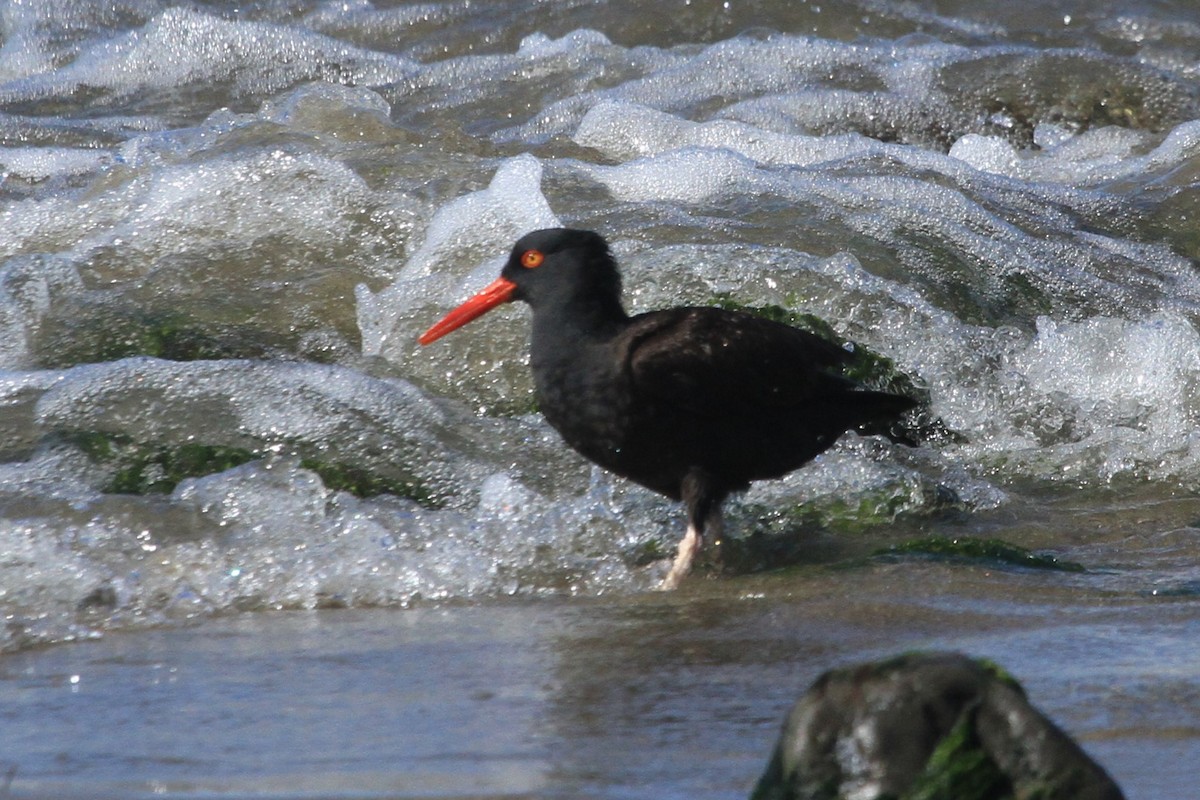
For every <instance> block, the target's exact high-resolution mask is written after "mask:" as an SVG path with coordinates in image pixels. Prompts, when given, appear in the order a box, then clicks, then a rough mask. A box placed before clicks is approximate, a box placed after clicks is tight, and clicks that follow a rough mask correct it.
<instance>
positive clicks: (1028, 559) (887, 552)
mask: <svg viewBox="0 0 1200 800" xmlns="http://www.w3.org/2000/svg"><path fill="white" fill-rule="evenodd" d="M873 555H875V556H876V557H902V556H919V557H922V558H934V559H942V560H948V561H987V562H990V563H992V564H997V565H1001V566H1012V567H1024V568H1026V569H1049V570H1058V571H1060V572H1085V571H1086V570H1085V568H1084V566H1083V565H1082V564H1077V563H1075V562H1074V561H1064V560H1063V559H1060V558H1058V557H1056V556H1052V555H1045V554H1041V553H1035V552H1033V551H1032V550H1029V549H1027V548H1024V547H1021V546H1020V545H1015V544H1010V543H1008V542H1005V541H1003V540H1001V539H977V538H974V537H970V536H961V537H950V536H927V537H924V538H922V539H912V540H910V541H907V542H902V543H900V544H894V545H892V546H890V547H887V548H884V549H882V550H876V551H875V553H874V554H873Z"/></svg>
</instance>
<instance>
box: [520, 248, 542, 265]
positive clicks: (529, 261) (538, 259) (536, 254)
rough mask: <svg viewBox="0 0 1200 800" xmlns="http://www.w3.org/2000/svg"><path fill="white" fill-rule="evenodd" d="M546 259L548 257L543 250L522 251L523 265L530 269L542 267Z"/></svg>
mask: <svg viewBox="0 0 1200 800" xmlns="http://www.w3.org/2000/svg"><path fill="white" fill-rule="evenodd" d="M545 260H546V257H545V256H544V255H542V251H541V250H526V251H525V252H524V253H521V266H522V267H526V268H528V269H533V268H534V267H540V266H541V265H542V262H543V261H545Z"/></svg>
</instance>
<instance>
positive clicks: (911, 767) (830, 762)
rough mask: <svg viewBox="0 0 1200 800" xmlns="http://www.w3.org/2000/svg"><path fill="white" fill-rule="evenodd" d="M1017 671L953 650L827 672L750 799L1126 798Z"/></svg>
mask: <svg viewBox="0 0 1200 800" xmlns="http://www.w3.org/2000/svg"><path fill="white" fill-rule="evenodd" d="M1123 797H1124V796H1123V795H1122V793H1121V790H1120V789H1119V788H1118V787H1117V785H1116V784H1115V783H1114V782H1113V781H1112V779H1111V778H1110V777H1109V776H1108V775H1107V774H1106V773H1105V772H1104V770H1103V769H1102V768H1101V767H1099V766H1098V765H1097V764H1096V763H1095V762H1093V761H1092V760H1091V759H1090V758H1088V756H1087V755H1086V754H1085V753H1084V752H1083V751H1082V750H1081V749H1080V748H1079V746H1078V745H1077V744H1075V742H1074V741H1072V740H1071V738H1070V737H1069V736H1067V734H1065V733H1064V732H1063V731H1062V730H1060V729H1059V728H1058V727H1057V726H1056V725H1055V724H1054V723H1053V722H1051V721H1050V720H1049V719H1047V718H1046V717H1045V716H1044V715H1042V714H1041V713H1040V712H1039V711H1037V710H1036V709H1035V708H1033V706H1031V705H1030V704H1029V701H1028V700H1027V699H1026V697H1025V693H1024V691H1022V689H1021V687H1020V686H1019V685H1018V684H1017V683H1016V681H1015V680H1013V679H1012V678H1011V677H1010V676H1009V675H1007V674H1006V673H1004V672H1003V670H1001V669H999V668H998V667H996V666H995V665H993V664H990V663H988V662H986V661H980V660H975V659H971V658H967V657H966V656H963V655H959V654H955V653H913V654H907V655H902V656H899V657H897V658H894V659H890V660H887V661H881V662H875V663H871V664H865V665H862V666H857V667H851V668H847V669H840V670H833V671H831V672H827V673H825V674H824V675H822V676H821V677H820V678H818V679H817V681H816V683H814V684H813V686H812V688H811V689H809V691H808V692H807V693H806V694H805V696H804V697H803V698H801V699H800V701H799V702H797V703H796V705H795V707H794V708H793V709H792V712H791V714H789V715H788V719H787V721H786V722H785V723H784V727H783V733H782V734H781V736H780V739H779V743H778V745H776V747H775V753H774V755H773V756H772V757H771V761H770V763H769V764H768V766H767V771H766V772H765V773H764V774H763V776H762V778H761V779H759V782H758V786H757V787H756V788H755V790H754V794H753V795H752V800H834V799H835V798H848V799H849V798H853V800H884V799H885V798H888V799H889V800H1006V799H1007V798H1014V800H1025V799H1026V798H1029V799H1030V800H1032V798H1037V800H1122V798H1123Z"/></svg>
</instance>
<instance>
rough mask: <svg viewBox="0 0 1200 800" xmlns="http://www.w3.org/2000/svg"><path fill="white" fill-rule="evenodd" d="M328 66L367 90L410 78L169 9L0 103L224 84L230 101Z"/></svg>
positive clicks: (323, 45)
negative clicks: (87, 91) (81, 92)
mask: <svg viewBox="0 0 1200 800" xmlns="http://www.w3.org/2000/svg"><path fill="white" fill-rule="evenodd" d="M330 64H337V65H338V68H339V69H340V70H342V71H343V72H344V73H345V75H346V76H347V77H350V78H351V79H352V80H353V81H354V82H357V83H362V84H367V85H379V84H383V83H387V82H391V81H400V80H403V79H404V78H406V77H408V76H411V75H412V74H413V73H414V72H415V70H416V66H415V64H414V63H413V62H410V61H408V60H406V59H403V58H399V57H396V56H390V55H385V54H382V53H378V52H374V51H370V50H364V49H360V48H357V47H352V46H349V45H346V44H343V43H342V42H339V41H338V40H336V39H332V38H329V37H325V36H322V35H319V34H313V33H308V32H304V31H303V30H301V29H297V28H291V27H285V26H282V25H272V24H269V23H263V22H242V21H231V20H226V19H222V18H220V17H217V16H212V15H209V14H204V13H202V12H200V11H196V10H193V9H188V8H169V9H165V10H163V11H162V12H161V13H159V14H158V15H157V16H155V17H154V18H153V19H151V20H150V21H149V22H148V23H147V24H146V25H145V26H143V27H142V28H140V29H138V30H135V31H131V32H129V33H126V34H123V35H119V36H116V37H114V38H112V39H109V40H106V41H103V42H100V43H97V44H94V45H92V46H90V47H88V48H86V49H85V50H84V51H83V52H82V53H80V54H79V56H78V57H77V58H76V59H75V60H74V61H73V62H72V63H70V64H69V65H67V66H64V67H61V68H59V69H57V70H55V71H54V72H51V73H43V74H38V75H31V76H30V77H28V78H26V79H24V80H22V81H18V82H10V83H9V84H7V85H5V86H3V87H0V97H2V98H4V99H6V100H8V101H16V100H23V99H40V98H42V97H46V96H50V95H62V94H69V93H70V92H72V91H74V90H75V89H76V88H77V87H80V86H89V87H99V88H103V89H105V90H107V91H110V92H113V93H115V94H117V95H127V94H131V93H133V92H136V91H139V90H146V89H173V90H178V89H180V88H181V87H185V86H198V85H203V84H205V83H213V82H228V83H230V84H232V89H233V92H234V94H235V95H240V94H249V93H252V92H253V93H258V92H270V91H276V90H278V89H280V88H283V87H284V86H287V85H289V84H293V83H296V82H298V81H301V80H304V79H313V78H318V77H322V70H325V69H327V68H328V65H330Z"/></svg>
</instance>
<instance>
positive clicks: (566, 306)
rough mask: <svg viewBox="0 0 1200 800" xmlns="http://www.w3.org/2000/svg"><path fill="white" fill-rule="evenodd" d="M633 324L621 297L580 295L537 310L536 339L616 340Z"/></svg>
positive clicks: (563, 298)
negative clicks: (624, 328) (626, 326)
mask: <svg viewBox="0 0 1200 800" xmlns="http://www.w3.org/2000/svg"><path fill="white" fill-rule="evenodd" d="M628 322H629V315H628V314H626V313H625V309H624V307H622V305H621V300H620V298H618V297H609V296H607V295H598V294H596V293H593V292H588V291H579V292H575V293H573V294H572V295H569V296H567V297H561V298H557V302H554V303H548V304H546V305H545V306H541V307H538V308H535V309H534V312H533V337H534V340H535V341H536V340H537V339H538V338H539V336H538V334H539V332H541V333H542V334H543V335H546V336H553V337H554V338H555V339H559V340H562V339H577V340H581V341H595V340H597V339H605V338H608V337H610V336H615V335H616V334H617V333H618V332H620V330H621V329H622V328H623V327H624V326H625V325H626V323H628Z"/></svg>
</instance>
